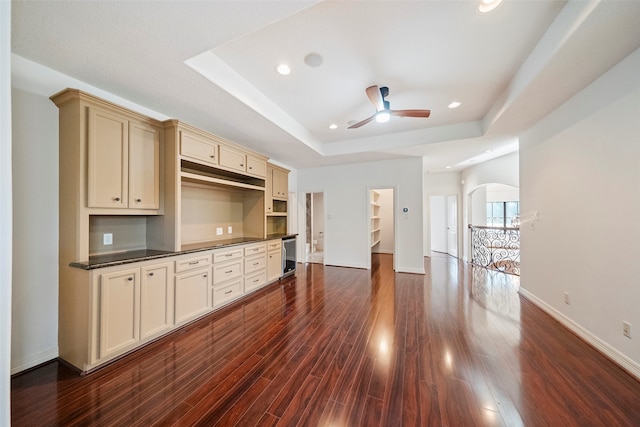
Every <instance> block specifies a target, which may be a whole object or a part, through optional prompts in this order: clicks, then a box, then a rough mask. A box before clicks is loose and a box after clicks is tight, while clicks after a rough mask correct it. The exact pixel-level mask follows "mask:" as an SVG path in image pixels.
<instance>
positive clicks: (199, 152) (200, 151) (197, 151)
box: [180, 131, 218, 166]
mask: <svg viewBox="0 0 640 427" xmlns="http://www.w3.org/2000/svg"><path fill="white" fill-rule="evenodd" d="M180 155H182V156H183V157H188V158H189V159H190V160H195V161H197V162H198V163H204V164H206V165H210V166H216V165H217V164H218V144H216V143H215V142H213V141H208V140H206V139H204V138H202V137H199V136H196V135H193V134H191V133H189V132H185V131H180Z"/></svg>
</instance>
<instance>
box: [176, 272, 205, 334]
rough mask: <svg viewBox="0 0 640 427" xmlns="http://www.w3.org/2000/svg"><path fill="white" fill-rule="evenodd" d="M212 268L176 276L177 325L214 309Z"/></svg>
mask: <svg viewBox="0 0 640 427" xmlns="http://www.w3.org/2000/svg"><path fill="white" fill-rule="evenodd" d="M210 285H211V268H205V269H199V270H195V271H191V272H187V273H183V274H179V275H176V279H175V323H176V325H179V324H182V323H186V322H188V321H189V320H193V319H195V318H196V317H199V316H200V315H202V314H204V313H206V312H208V311H209V309H210V308H211V307H212V304H211V294H210V292H209V288H210Z"/></svg>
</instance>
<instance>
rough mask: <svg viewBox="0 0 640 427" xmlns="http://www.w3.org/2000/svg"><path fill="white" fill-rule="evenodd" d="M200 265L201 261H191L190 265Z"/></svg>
mask: <svg viewBox="0 0 640 427" xmlns="http://www.w3.org/2000/svg"><path fill="white" fill-rule="evenodd" d="M198 263H200V261H191V262H189V265H196V264H198Z"/></svg>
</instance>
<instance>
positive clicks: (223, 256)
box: [213, 248, 243, 264]
mask: <svg viewBox="0 0 640 427" xmlns="http://www.w3.org/2000/svg"><path fill="white" fill-rule="evenodd" d="M242 254H243V252H242V248H236V249H228V250H225V251H220V252H214V253H213V263H214V264H218V263H220V262H225V261H232V260H234V259H238V258H242Z"/></svg>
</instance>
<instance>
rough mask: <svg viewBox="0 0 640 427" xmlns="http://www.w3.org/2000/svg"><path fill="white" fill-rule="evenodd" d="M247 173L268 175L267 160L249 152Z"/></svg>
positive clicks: (262, 176) (260, 175)
mask: <svg viewBox="0 0 640 427" xmlns="http://www.w3.org/2000/svg"><path fill="white" fill-rule="evenodd" d="M247 174H249V175H253V176H257V177H259V178H265V177H266V176H267V161H266V160H263V159H260V158H258V157H253V156H251V155H249V154H247Z"/></svg>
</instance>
